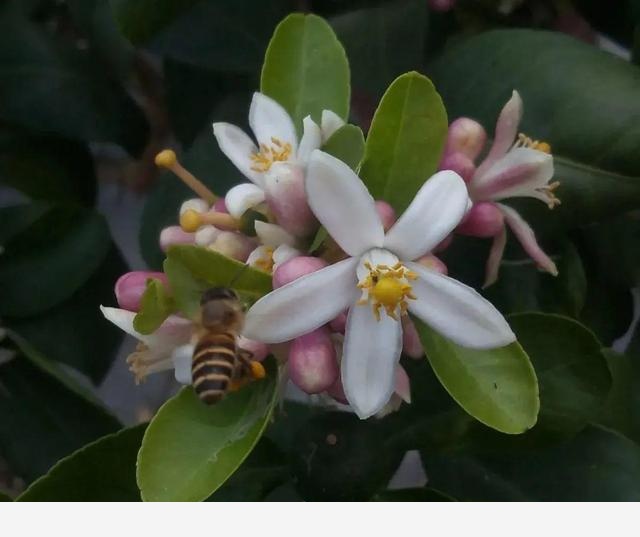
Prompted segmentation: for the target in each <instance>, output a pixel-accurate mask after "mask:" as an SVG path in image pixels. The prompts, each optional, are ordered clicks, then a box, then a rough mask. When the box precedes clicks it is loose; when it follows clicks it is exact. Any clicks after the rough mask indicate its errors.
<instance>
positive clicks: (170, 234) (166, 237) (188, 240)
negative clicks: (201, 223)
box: [160, 226, 196, 252]
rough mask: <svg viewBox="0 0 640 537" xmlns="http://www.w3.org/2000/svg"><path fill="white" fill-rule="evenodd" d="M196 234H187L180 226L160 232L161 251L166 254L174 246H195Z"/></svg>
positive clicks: (170, 227)
mask: <svg viewBox="0 0 640 537" xmlns="http://www.w3.org/2000/svg"><path fill="white" fill-rule="evenodd" d="M195 240H196V239H195V233H187V232H186V231H184V230H183V229H182V228H181V227H180V226H169V227H166V228H164V229H163V230H162V231H161V232H160V249H161V250H162V251H163V252H166V251H167V250H168V249H169V246H172V245H173V244H193V243H194V242H195Z"/></svg>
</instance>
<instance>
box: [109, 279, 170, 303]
mask: <svg viewBox="0 0 640 537" xmlns="http://www.w3.org/2000/svg"><path fill="white" fill-rule="evenodd" d="M150 278H153V279H156V280H160V281H161V282H162V283H163V284H164V286H165V287H168V285H169V282H168V280H167V277H166V275H165V274H164V273H163V272H150V271H145V270H140V271H135V272H127V273H126V274H123V275H122V276H120V278H118V281H117V282H116V285H115V288H114V291H115V295H116V300H117V301H118V305H119V306H120V307H121V308H122V309H125V310H129V311H138V310H139V309H140V299H141V298H142V295H143V293H144V291H145V289H146V288H147V280H148V279H150Z"/></svg>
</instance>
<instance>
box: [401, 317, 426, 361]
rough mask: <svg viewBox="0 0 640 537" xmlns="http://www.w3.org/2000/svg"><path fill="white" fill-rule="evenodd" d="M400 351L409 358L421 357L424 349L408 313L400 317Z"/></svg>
mask: <svg viewBox="0 0 640 537" xmlns="http://www.w3.org/2000/svg"><path fill="white" fill-rule="evenodd" d="M402 352H403V353H404V354H406V355H407V356H409V357H410V358H416V359H417V358H422V357H423V356H424V349H423V348H422V342H421V341H420V336H418V331H417V330H416V327H415V325H414V324H413V321H412V320H411V319H410V318H409V316H408V315H405V316H403V317H402Z"/></svg>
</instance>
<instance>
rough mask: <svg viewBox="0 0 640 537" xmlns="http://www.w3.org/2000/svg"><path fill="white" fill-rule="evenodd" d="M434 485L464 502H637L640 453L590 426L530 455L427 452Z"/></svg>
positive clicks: (427, 467) (620, 438) (618, 437)
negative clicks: (442, 453) (565, 440)
mask: <svg viewBox="0 0 640 537" xmlns="http://www.w3.org/2000/svg"><path fill="white" fill-rule="evenodd" d="M423 462H424V464H425V470H426V472H427V474H428V475H429V483H430V485H431V486H433V487H435V488H437V489H439V490H442V491H443V492H445V493H447V494H451V495H452V496H454V497H456V498H458V499H460V500H463V501H556V502H557V501H574V502H577V501H587V502H588V501H638V500H640V485H639V484H640V448H639V447H638V445H637V444H635V443H634V442H632V441H631V440H629V439H627V438H625V437H624V436H622V435H620V434H617V433H615V432H612V431H609V430H607V429H604V428H601V427H596V426H590V427H588V428H587V429H585V430H584V431H582V432H581V433H580V434H579V435H578V436H576V437H575V438H573V439H572V440H569V441H567V442H564V443H562V444H559V445H556V446H552V447H548V448H546V449H542V450H537V451H533V452H529V453H522V452H518V453H505V452H501V453H496V454H488V455H475V456H473V455H432V454H428V453H423Z"/></svg>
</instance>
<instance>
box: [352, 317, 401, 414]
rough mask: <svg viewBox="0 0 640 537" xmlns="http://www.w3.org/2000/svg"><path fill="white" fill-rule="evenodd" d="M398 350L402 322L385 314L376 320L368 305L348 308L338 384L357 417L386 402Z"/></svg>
mask: <svg viewBox="0 0 640 537" xmlns="http://www.w3.org/2000/svg"><path fill="white" fill-rule="evenodd" d="M401 351H402V325H401V324H400V321H396V320H394V319H392V318H391V317H389V316H388V315H382V316H381V318H380V320H379V321H377V320H376V319H375V317H374V315H373V310H372V309H371V308H370V307H369V306H366V305H364V306H358V305H354V306H353V307H352V308H351V309H350V310H349V316H348V318H347V329H346V334H345V338H344V346H343V355H342V367H341V370H342V385H343V387H344V391H345V394H346V396H347V400H348V401H349V404H350V405H351V407H352V408H353V410H354V411H355V413H356V414H357V415H358V416H359V417H360V419H365V418H368V417H369V416H373V415H374V414H375V413H376V412H378V411H380V410H381V409H382V408H383V407H384V406H385V405H386V404H387V402H388V401H389V399H390V398H391V395H392V394H393V391H394V387H395V372H396V366H397V365H398V361H399V360H400V353H401Z"/></svg>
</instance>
